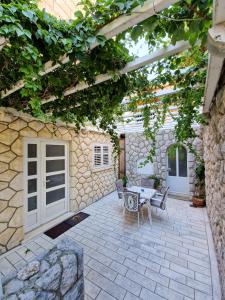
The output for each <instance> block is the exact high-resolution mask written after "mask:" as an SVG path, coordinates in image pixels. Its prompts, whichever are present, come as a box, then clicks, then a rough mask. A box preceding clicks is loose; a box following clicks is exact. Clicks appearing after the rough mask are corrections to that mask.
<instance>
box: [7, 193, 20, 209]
mask: <svg viewBox="0 0 225 300" xmlns="http://www.w3.org/2000/svg"><path fill="white" fill-rule="evenodd" d="M22 205H23V191H19V192H16V193H15V195H14V196H13V197H12V198H10V201H9V206H13V207H20V206H22Z"/></svg>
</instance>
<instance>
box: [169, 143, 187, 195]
mask: <svg viewBox="0 0 225 300" xmlns="http://www.w3.org/2000/svg"><path fill="white" fill-rule="evenodd" d="M167 166H168V169H167V172H168V173H167V185H168V186H169V187H170V192H173V193H177V194H188V193H189V184H188V168H187V150H186V148H185V147H184V146H178V147H175V146H174V145H172V146H170V147H169V148H168V150H167Z"/></svg>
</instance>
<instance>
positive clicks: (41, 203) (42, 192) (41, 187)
mask: <svg viewBox="0 0 225 300" xmlns="http://www.w3.org/2000/svg"><path fill="white" fill-rule="evenodd" d="M28 144H36V145H37V157H36V159H35V161H37V175H36V178H37V193H36V194H37V209H36V210H32V211H30V212H28V197H29V194H28V179H31V178H29V176H28V162H29V161H32V159H30V158H28ZM46 144H51V145H64V146H65V156H64V157H63V158H64V159H65V198H64V199H65V210H64V211H63V212H60V213H59V214H58V215H57V216H54V217H49V218H47V217H46V216H45V213H46V209H47V206H48V205H47V204H46V176H49V175H48V173H46V169H45V168H46V166H45V164H46V155H45V149H46ZM23 146H24V152H23V153H24V161H23V170H24V176H23V178H24V229H25V232H29V231H31V230H33V229H35V228H37V227H38V226H40V225H43V224H45V223H47V222H48V221H50V220H53V219H55V218H57V217H58V216H60V215H62V214H64V213H66V212H68V210H69V143H68V142H67V141H62V140H57V139H56V140H54V139H43V138H24V139H23ZM56 159H58V157H56ZM51 175H52V174H51ZM59 201H61V199H60V200H59ZM57 202H58V201H57ZM51 204H52V205H54V202H53V203H51ZM51 204H49V205H51ZM34 214H36V217H37V222H36V223H35V224H34V225H32V226H28V225H27V223H28V222H27V219H28V216H32V215H34Z"/></svg>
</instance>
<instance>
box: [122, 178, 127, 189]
mask: <svg viewBox="0 0 225 300" xmlns="http://www.w3.org/2000/svg"><path fill="white" fill-rule="evenodd" d="M122 181H123V186H124V187H126V186H127V183H128V177H127V176H126V175H125V176H123V177H122Z"/></svg>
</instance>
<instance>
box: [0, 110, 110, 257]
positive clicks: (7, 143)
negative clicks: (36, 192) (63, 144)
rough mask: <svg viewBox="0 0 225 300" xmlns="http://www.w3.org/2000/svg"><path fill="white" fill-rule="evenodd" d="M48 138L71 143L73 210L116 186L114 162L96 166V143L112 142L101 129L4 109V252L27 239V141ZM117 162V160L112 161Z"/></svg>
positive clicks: (0, 203)
mask: <svg viewBox="0 0 225 300" xmlns="http://www.w3.org/2000/svg"><path fill="white" fill-rule="evenodd" d="M25 137H26V138H46V139H56V140H63V141H68V142H69V153H70V155H69V156H70V157H69V179H70V180H69V187H70V193H69V194H70V203H69V210H70V211H72V212H77V211H79V210H81V209H82V208H84V207H86V206H88V205H90V204H91V203H93V202H94V201H96V200H97V199H99V198H101V197H102V196H104V195H106V194H108V193H110V192H112V191H113V190H114V189H115V178H116V173H115V170H114V167H113V165H111V166H110V167H108V168H104V169H98V170H96V169H93V166H92V156H93V143H107V144H109V145H110V147H111V146H112V145H111V143H110V137H109V136H108V135H105V134H103V133H100V132H96V131H87V130H82V131H81V132H80V133H79V134H78V133H77V132H76V131H75V130H74V128H72V127H69V126H65V124H61V123H58V124H56V125H53V124H51V123H42V122H40V121H38V120H36V119H34V118H33V117H31V116H30V115H27V114H23V113H19V112H17V111H15V110H14V109H6V108H1V109H0V254H1V253H3V252H5V251H6V250H9V249H11V248H13V247H15V246H16V245H18V244H19V243H20V242H21V241H22V240H23V238H24V232H23V225H24V221H23V215H24V203H25V201H26V199H24V194H23V189H24V183H23V140H24V138H25ZM112 161H113V160H112Z"/></svg>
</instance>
